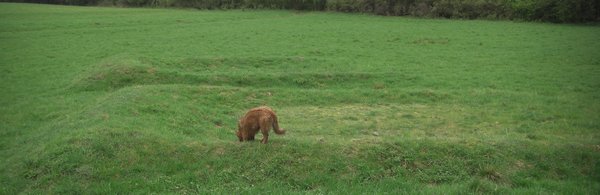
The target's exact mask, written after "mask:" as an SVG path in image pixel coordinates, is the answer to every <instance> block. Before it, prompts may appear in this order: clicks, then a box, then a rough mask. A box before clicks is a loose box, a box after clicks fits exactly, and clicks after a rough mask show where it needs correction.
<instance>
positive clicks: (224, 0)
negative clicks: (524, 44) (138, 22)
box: [0, 0, 600, 23]
mask: <svg viewBox="0 0 600 195" xmlns="http://www.w3.org/2000/svg"><path fill="white" fill-rule="evenodd" d="M0 1H10V2H25V3H47V4H63V5H105V6H124V7H189V8H197V9H293V10H309V11H340V12H359V13H372V14H378V15H387V16H415V17H432V18H436V17H439V18H461V19H477V18H483V19H509V20H528V21H547V22H563V23H579V22H597V21H600V0H0Z"/></svg>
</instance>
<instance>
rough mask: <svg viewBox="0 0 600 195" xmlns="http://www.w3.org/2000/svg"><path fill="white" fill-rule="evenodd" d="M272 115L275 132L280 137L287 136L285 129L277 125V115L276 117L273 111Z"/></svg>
mask: <svg viewBox="0 0 600 195" xmlns="http://www.w3.org/2000/svg"><path fill="white" fill-rule="evenodd" d="M271 115H272V116H273V131H275V133H276V134H279V135H283V134H285V129H281V128H279V123H277V115H275V112H273V111H271Z"/></svg>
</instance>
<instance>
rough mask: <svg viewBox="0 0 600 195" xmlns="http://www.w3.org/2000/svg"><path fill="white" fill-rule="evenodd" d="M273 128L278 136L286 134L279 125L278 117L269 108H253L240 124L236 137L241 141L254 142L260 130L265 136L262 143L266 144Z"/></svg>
mask: <svg viewBox="0 0 600 195" xmlns="http://www.w3.org/2000/svg"><path fill="white" fill-rule="evenodd" d="M271 127H273V131H275V133H276V134H280V135H281V134H284V133H285V130H284V129H280V128H279V125H278V124H277V116H276V115H275V112H273V110H272V109H271V108H269V107H266V106H261V107H257V108H252V109H250V110H249V111H248V112H246V115H244V116H243V117H242V118H241V119H240V121H239V122H238V131H237V132H236V135H237V137H238V139H239V140H240V142H241V141H249V140H254V136H255V135H256V133H258V130H260V131H261V132H262V134H263V138H262V141H260V142H261V143H263V144H266V143H267V141H268V140H269V130H271Z"/></svg>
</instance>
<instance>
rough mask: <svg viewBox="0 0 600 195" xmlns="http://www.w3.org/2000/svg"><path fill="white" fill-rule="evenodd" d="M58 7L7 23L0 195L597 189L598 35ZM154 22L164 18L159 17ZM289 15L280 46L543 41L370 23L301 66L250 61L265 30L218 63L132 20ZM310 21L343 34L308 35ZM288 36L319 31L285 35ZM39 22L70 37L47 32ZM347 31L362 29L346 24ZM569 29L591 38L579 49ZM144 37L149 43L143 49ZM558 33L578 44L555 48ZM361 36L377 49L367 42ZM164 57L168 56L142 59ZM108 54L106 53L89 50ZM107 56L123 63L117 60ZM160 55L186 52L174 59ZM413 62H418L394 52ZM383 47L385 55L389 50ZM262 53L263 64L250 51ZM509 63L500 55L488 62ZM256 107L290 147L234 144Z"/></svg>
mask: <svg viewBox="0 0 600 195" xmlns="http://www.w3.org/2000/svg"><path fill="white" fill-rule="evenodd" d="M0 5H1V6H0V8H1V9H6V8H3V7H2V6H5V5H3V4H0ZM11 6H16V5H11ZM19 6H22V7H19V8H21V9H23V10H28V9H34V8H29V7H28V6H30V5H19ZM31 6H38V5H31ZM12 8H14V7H12ZM47 8H48V9H49V10H50V11H49V12H51V13H54V14H55V15H52V16H54V17H56V15H59V16H61V17H65V18H66V19H69V20H65V21H54V20H55V19H56V18H54V17H46V18H48V20H51V21H53V22H55V23H50V24H45V23H44V24H36V23H35V21H37V20H30V21H29V22H30V23H33V24H31V25H20V24H21V23H24V22H23V21H28V20H26V19H22V18H27V17H26V16H23V15H17V16H18V17H17V16H12V15H10V14H6V16H5V17H3V18H11V17H12V18H13V19H14V20H15V21H12V20H11V21H8V19H2V20H0V21H2V25H3V26H6V27H7V28H2V29H5V30H4V31H2V34H0V38H2V42H5V43H7V44H2V46H1V49H2V51H4V52H0V53H1V54H0V55H2V59H3V60H2V61H1V62H0V63H2V66H1V67H2V71H0V74H2V75H0V76H2V77H0V78H1V79H2V86H1V87H2V88H0V90H2V92H3V93H2V99H1V102H0V103H1V104H0V105H2V106H1V107H0V111H1V112H0V128H1V131H0V132H1V134H0V135H1V136H0V149H1V150H0V158H2V159H3V160H2V161H0V163H1V164H0V173H2V174H1V177H0V182H1V184H2V185H0V190H1V191H0V192H2V193H6V194H14V193H58V194H65V193H74V194H79V193H104V194H105V193H109V194H110V193H181V194H192V193H232V192H233V193H242V192H247V193H257V192H258V193H269V192H271V193H284V192H297V193H321V192H322V193H328V192H329V193H384V192H388V193H430V194H444V193H456V194H464V193H485V194H488V193H564V194H593V193H595V192H597V191H600V184H599V182H598V181H599V180H600V174H599V173H600V161H599V159H600V142H599V141H598V140H599V139H598V129H600V123H599V122H598V121H600V120H599V116H598V115H597V114H596V113H598V112H597V111H598V110H599V108H600V106H599V104H598V103H597V101H596V100H597V99H598V97H600V96H599V94H598V90H597V89H598V82H597V81H598V78H600V77H596V76H597V74H598V66H597V65H598V63H599V62H600V60H598V58H597V57H596V56H595V52H593V51H591V50H593V49H594V48H597V44H598V42H595V41H590V40H596V39H598V38H597V37H596V36H589V35H590V34H591V35H595V33H593V32H596V31H597V28H595V27H572V26H568V27H564V26H545V25H542V26H540V25H539V24H513V23H499V24H498V23H492V24H489V23H487V22H475V23H466V24H465V23H461V22H462V21H438V20H412V19H410V20H407V19H402V18H397V19H394V20H381V19H380V18H375V17H370V16H352V15H336V14H334V15H330V14H307V15H306V16H297V15H295V13H287V12H269V11H266V12H250V13H237V12H208V13H205V12H200V13H198V14H201V15H200V16H198V15H194V14H195V13H196V12H189V11H185V10H167V11H165V10H146V9H139V10H138V9H132V10H127V9H108V8H97V9H98V10H95V9H94V8H77V7H74V8H71V7H55V6H47ZM40 9H41V8H40ZM53 9H59V10H60V12H59V11H56V10H54V11H53ZM17 10H18V9H17ZM47 11H48V10H47ZM76 11H77V12H76ZM73 12H76V13H77V14H73ZM105 12H108V13H105ZM113 12H114V13H117V14H126V13H127V14H131V15H127V16H129V17H123V18H126V19H124V20H116V19H114V18H110V17H109V16H110V15H112V14H110V13H113ZM155 12H156V14H162V17H161V18H160V19H158V20H147V19H145V18H148V17H150V16H153V15H152V13H155ZM0 13H9V12H0ZM100 13H104V14H106V16H105V17H109V18H108V19H106V18H105V20H107V21H113V20H114V22H115V23H117V24H118V25H115V26H109V27H98V28H109V29H110V28H116V30H114V31H115V32H112V31H113V30H107V31H109V33H107V32H106V31H102V30H99V31H98V32H96V33H98V34H94V36H89V37H87V36H83V38H81V37H80V38H77V36H71V35H70V36H67V37H66V38H65V37H63V36H64V35H63V33H62V32H61V31H60V28H54V27H57V26H58V27H61V28H65V29H66V30H65V32H67V33H75V35H78V34H77V33H79V30H77V29H78V28H77V27H81V26H79V25H84V26H87V25H91V26H96V24H94V23H93V22H92V23H88V22H89V21H94V19H90V18H96V16H97V15H98V14H100ZM114 13H113V14H114ZM149 13H150V14H149ZM180 14H183V15H184V16H186V17H183V16H181V15H180ZM187 14H191V15H189V16H188V15H187ZM248 14H249V15H248ZM263 14H264V15H263ZM30 15H31V14H29V15H28V16H29V17H38V16H35V15H33V16H30ZM281 15H283V16H285V17H287V18H288V19H289V20H284V21H285V22H274V24H277V25H282V24H284V23H292V26H281V27H278V28H274V29H271V30H272V32H275V35H277V36H272V37H283V35H285V36H287V37H285V38H282V40H286V39H287V41H290V42H293V43H295V44H299V43H302V42H303V41H304V40H302V39H299V40H296V39H293V38H291V37H294V36H297V37H302V36H311V35H312V34H311V32H313V31H314V30H311V28H308V29H304V27H302V26H310V25H314V26H311V27H312V28H317V27H318V28H324V29H326V28H328V27H330V26H332V25H338V24H340V23H344V22H343V21H344V20H345V19H347V20H356V21H355V22H357V23H362V25H367V26H368V24H370V23H373V24H371V25H374V26H372V27H382V26H383V27H385V25H390V24H395V23H401V24H402V25H400V26H401V27H404V25H407V27H405V28H406V29H417V31H420V30H422V32H419V33H421V34H422V33H425V35H422V36H423V37H436V36H435V35H438V33H439V32H428V30H424V29H426V28H429V27H428V26H435V25H438V27H437V28H441V29H444V28H447V29H446V30H449V31H450V32H456V31H458V32H460V33H464V32H463V31H462V30H456V29H454V28H452V27H449V26H452V25H453V24H460V25H466V27H468V28H465V29H474V30H475V31H478V33H481V34H483V35H478V36H482V37H485V36H486V35H484V34H486V33H487V34H491V33H494V32H495V30H492V31H487V29H488V28H484V27H481V26H480V25H484V26H485V25H489V26H491V27H493V28H492V29H496V30H498V29H501V28H502V27H497V26H495V25H507V26H508V27H511V28H516V27H515V26H514V25H517V26H518V27H523V28H525V29H524V30H522V31H519V32H520V33H523V35H519V36H522V37H525V38H522V39H524V40H526V39H527V38H526V37H529V36H530V37H532V38H531V39H534V38H533V37H536V38H538V39H542V41H540V42H535V43H530V42H525V43H523V44H522V45H519V44H518V43H519V41H516V40H514V39H516V38H515V37H511V38H504V39H502V38H501V39H500V40H497V41H494V40H486V39H483V38H481V39H482V40H481V41H482V42H485V43H482V42H479V41H480V40H475V41H474V42H473V40H472V38H473V37H470V38H468V39H467V38H465V39H461V37H462V36H464V35H452V34H447V36H448V38H419V37H410V38H403V39H402V40H397V39H395V38H392V37H403V36H399V35H397V34H393V33H392V34H391V35H389V34H386V37H384V38H379V37H377V36H376V35H377V33H374V32H371V31H369V30H372V29H374V28H359V26H360V25H356V26H352V27H353V28H357V29H359V30H356V31H355V32H354V33H356V34H352V33H348V34H345V37H344V39H342V40H339V39H334V40H329V39H324V38H323V39H319V40H320V41H322V42H326V43H327V44H326V45H328V46H327V47H328V48H320V49H308V51H306V52H307V53H303V54H308V55H296V54H297V53H302V52H305V50H303V49H302V48H300V49H299V48H295V47H291V46H293V45H294V44H289V45H291V46H290V47H287V46H288V45H286V47H282V48H288V49H289V51H287V50H279V51H277V50H275V51H271V50H267V49H265V48H267V47H266V46H263V45H260V44H258V45H257V46H256V48H254V49H253V51H252V52H249V53H244V52H240V50H239V49H238V50H236V46H238V47H250V46H249V44H248V43H254V44H256V43H260V41H255V40H252V39H254V38H256V37H261V36H265V37H269V36H267V35H254V36H249V37H250V38H246V40H250V41H249V42H245V41H240V42H234V44H233V45H232V46H230V45H226V46H222V47H226V48H228V49H229V50H227V49H223V48H221V47H217V49H221V53H219V54H218V55H209V54H206V53H204V55H192V54H189V53H185V52H187V51H188V49H187V48H183V49H179V50H177V49H176V48H178V47H177V45H172V44H169V41H164V40H160V39H146V38H147V37H148V35H149V34H154V33H143V32H138V31H135V30H131V29H134V28H132V27H130V26H128V25H125V24H121V23H126V22H127V21H136V20H138V19H139V20H141V23H142V24H141V25H140V26H139V27H138V28H145V30H150V32H160V31H158V30H159V29H163V28H164V27H161V25H160V24H161V22H163V21H171V19H173V17H174V18H189V20H192V21H194V22H197V24H194V25H197V26H187V25H184V26H182V27H181V28H179V30H180V32H178V33H179V34H175V35H174V36H177V35H181V34H183V35H184V37H186V36H187V35H188V33H189V34H194V33H197V32H198V31H208V32H210V31H211V30H206V29H207V28H208V29H212V30H214V31H219V32H220V33H233V34H234V35H240V34H237V33H239V32H237V31H236V30H235V29H236V28H232V27H230V26H225V27H223V26H219V24H215V23H211V22H208V25H207V23H206V21H205V20H207V18H211V17H214V20H217V21H221V20H225V21H229V22H236V21H237V20H227V19H228V18H247V17H250V18H253V19H254V20H269V21H272V22H273V20H275V19H273V18H274V16H277V17H276V18H279V17H280V16H281ZM287 15H290V16H287ZM192 16H194V17H192ZM87 17H89V18H87ZM285 17H284V18H285ZM297 17H300V18H301V19H300V20H299V19H298V18H297ZM74 18H79V20H75V19H74ZM150 18H151V17H150ZM294 18H296V19H294ZM306 18H308V19H306ZM19 19H20V20H19ZM30 19H31V18H30ZM38 19H39V18H38ZM303 20H309V21H311V22H314V21H313V20H316V21H323V20H325V21H329V22H331V23H330V24H318V25H317V24H315V23H308V24H307V23H303V22H302V21H303ZM19 21H21V22H19ZM107 21H104V20H101V21H99V22H100V23H105V22H107ZM173 21H175V20H173ZM198 21H202V22H198ZM246 22H249V21H246ZM455 22H458V23H455ZM41 23H43V20H42V22H41ZM136 23H140V22H138V21H136ZM249 23H252V22H249ZM423 23H426V24H428V25H425V24H423ZM447 23H448V24H447ZM309 24H310V25H309ZM434 24H435V25H434ZM36 25H37V26H36ZM43 25H49V26H43ZM211 25H213V26H211ZM214 25H216V26H218V27H219V28H216V27H214ZM380 25H381V26H380ZM70 26H71V27H73V28H70ZM167 26H168V25H167ZM250 26H252V25H250ZM296 26H301V27H297V28H294V27H296ZM45 27H47V28H45ZM237 27H239V28H242V29H244V28H250V29H253V30H257V29H255V28H254V27H247V26H237ZM263 27H264V26H262V27H261V26H259V28H263ZM286 27H287V28H291V29H292V30H307V32H305V33H300V34H289V33H291V31H292V30H290V32H287V31H286V33H282V34H277V33H276V32H277V30H281V29H287V28H286ZM383 27H382V29H388V30H389V29H396V28H383ZM508 27H507V28H508ZM36 28H40V29H48V28H50V29H53V30H50V31H54V30H56V31H59V32H56V33H55V34H53V32H49V31H48V30H40V31H39V32H38V30H35V29H36ZM89 28H92V27H89ZM213 28H214V29H213ZM336 28H341V30H339V31H340V32H344V31H345V30H349V29H348V27H343V25H340V26H339V27H336ZM475 28H483V29H485V30H481V29H475ZM73 29H75V30H73ZM82 29H85V28H82ZM544 29H551V30H550V31H545V30H544ZM565 29H569V30H573V31H574V33H579V34H582V35H588V36H589V37H586V36H576V37H571V36H568V37H566V38H565V37H564V36H565V35H564V34H562V33H563V32H565V31H566V30H565ZM105 30H106V29H105ZM119 30H124V31H127V33H125V34H121V33H123V32H120V31H119ZM130 30H131V32H130ZM309 30H310V31H309ZM12 31H16V32H21V33H14V32H12ZM23 31H24V32H23ZM73 31H75V32H73ZM554 31H557V32H554ZM86 32H88V31H86ZM265 32H267V31H265ZM588 32H592V33H588ZM88 33H93V31H92V30H90V31H89V32H88ZM128 33H133V34H128ZM263 33H264V32H263ZM419 33H408V34H411V35H412V34H419ZM428 33H429V34H428ZM460 33H459V34H460ZM540 33H542V35H545V36H548V37H550V38H544V36H539V34H540ZM544 33H547V34H544ZM140 34H141V35H140ZM156 34H161V33H156ZM498 34H501V33H498ZM32 35H39V36H32ZM42 35H43V36H46V37H43V36H42ZM242 35H245V34H242ZM494 35H496V34H494ZM97 36H101V37H102V36H107V37H112V38H113V39H116V40H118V41H124V42H127V41H130V45H128V46H127V47H125V48H122V47H117V46H115V45H111V44H107V43H106V42H108V41H106V40H107V39H105V41H97V42H93V43H95V44H96V45H94V46H93V47H92V46H90V44H89V43H90V42H87V41H89V40H87V38H90V37H93V39H94V40H96V39H97V38H96V37H97ZM137 36H139V37H141V38H140V39H144V40H145V41H149V42H150V43H148V44H147V45H145V43H144V42H142V41H139V40H138V41H131V39H135V37H137ZM215 36H216V35H215ZM407 36H408V35H407ZM438 36H440V35H438ZM554 36H558V37H563V38H565V39H568V40H570V41H572V43H570V42H569V41H563V42H560V43H555V42H550V41H548V40H554V39H553V38H552V37H554ZM36 37H42V38H39V39H38V38H36ZM210 37H211V36H207V37H205V38H203V39H207V40H202V41H200V43H204V42H206V43H208V42H215V44H214V45H224V44H226V43H230V42H231V40H236V39H231V40H221V39H219V38H223V37H228V36H225V35H223V36H217V38H215V39H209V38H210ZM242 37H243V36H242ZM361 37H374V38H373V39H372V40H369V39H367V40H359V38H361ZM539 37H541V38H539ZM13 38H15V39H13ZM62 38H64V39H62ZM90 39H92V38H90ZM489 39H491V38H489ZM175 40H181V39H175ZM311 40H312V39H311ZM355 40H356V41H355ZM118 41H115V42H118ZM163 41H164V42H163ZM280 41H281V40H280ZM377 41H379V42H377ZM511 41H512V42H511ZM309 42H310V41H309ZM370 42H374V43H370ZM381 42H385V43H388V42H392V44H387V45H386V44H382V43H381ZM16 43H19V44H16ZM32 43H36V44H32ZM53 43H62V44H64V45H65V46H61V44H53ZM86 43H87V44H86ZM119 43H120V42H119ZM142 43H144V44H143V45H141V46H140V45H136V44H142ZM176 43H180V42H177V41H176ZM278 43H281V42H278ZM376 43H377V44H376ZM335 44H341V45H335ZM480 44H490V45H493V46H491V47H481V48H478V50H479V51H478V52H474V51H470V50H469V49H468V48H471V47H478V46H477V45H480ZM553 44H561V46H564V47H565V48H567V47H570V48H571V49H564V48H561V47H557V46H556V45H553ZM151 45H160V47H158V46H157V47H158V48H159V49H158V50H156V51H154V50H143V49H146V48H147V47H149V46H151ZM366 45H370V46H372V47H376V48H375V49H373V48H369V47H366ZM515 45H517V46H515ZM145 46H147V47H145ZM270 46H273V45H270ZM352 46H355V47H352ZM54 47H57V48H54ZM61 47H66V48H70V47H74V48H79V49H78V50H77V49H71V50H77V51H81V53H76V54H82V55H81V56H84V57H81V56H78V55H74V56H75V57H74V56H72V55H69V54H71V53H69V54H63V53H62V52H55V50H58V51H63V49H66V48H61ZM202 47H204V45H203V46H202ZM20 48H21V49H20ZM98 48H100V49H99V50H100V51H97V55H94V52H96V51H94V50H93V49H98ZM106 48H112V49H113V50H115V51H112V50H111V52H108V53H116V54H111V55H108V54H107V53H104V52H105V50H104V49H106ZM163 48H171V49H172V50H176V51H179V52H180V53H179V55H176V54H174V53H177V52H172V53H167V54H165V53H161V52H165V51H164V50H165V49H163ZM361 48H362V49H361ZM405 48H409V50H405ZM465 48H467V49H465ZM522 48H524V49H522ZM546 48H550V49H549V50H546ZM136 49H139V50H138V51H137V52H135V51H136ZM352 49H356V50H352ZM461 49H462V50H461ZM121 50H129V52H132V51H133V52H132V53H136V54H130V53H128V52H119V51H121ZM197 50H202V48H200V49H197ZM373 50H375V51H373ZM411 50H415V51H417V52H416V53H404V54H403V55H402V56H398V55H399V54H398V53H395V52H398V51H400V52H409V51H411ZM513 50H517V51H513ZM555 50H556V51H555ZM38 51H39V52H38ZM69 51H70V50H69ZM158 51H160V52H158ZM244 51H245V50H244ZM333 51H339V54H336V52H333ZM422 51H430V52H429V53H423V52H422ZM452 51H457V52H452ZM459 51H460V52H459ZM228 52H230V53H228ZM385 52H389V53H387V54H385V55H384V54H378V53H385ZM90 53H91V54H90ZM223 53H224V54H223ZM254 53H255V54H257V55H248V54H254ZM264 53H270V54H271V55H266V54H264ZM497 53H500V54H502V55H500V54H498V55H492V54H497ZM522 53H524V54H522ZM563 53H565V54H563ZM84 54H85V55H84ZM221 54H222V55H221ZM240 54H245V55H240ZM259 54H261V55H259ZM263 54H264V55H263ZM276 54H279V55H276ZM349 54H353V55H349ZM458 54H465V55H464V56H458ZM547 54H555V55H549V56H547ZM592 54H594V55H592ZM86 55H91V56H92V57H85V56H86ZM349 56H350V57H349ZM539 56H547V58H538V57H539ZM573 56H576V57H573ZM352 57H353V58H352ZM515 58H516V59H515ZM258 105H269V106H271V107H273V108H274V109H275V110H276V112H277V113H278V116H279V120H280V126H281V127H283V128H285V129H286V130H287V133H286V135H284V136H277V135H274V136H272V137H271V139H270V140H269V144H267V145H262V144H260V143H258V142H249V143H239V142H237V139H236V137H235V136H234V134H233V133H234V131H235V128H236V122H237V119H238V118H239V117H240V116H241V115H242V114H243V113H244V112H245V110H246V109H248V108H251V107H253V106H258Z"/></svg>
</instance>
